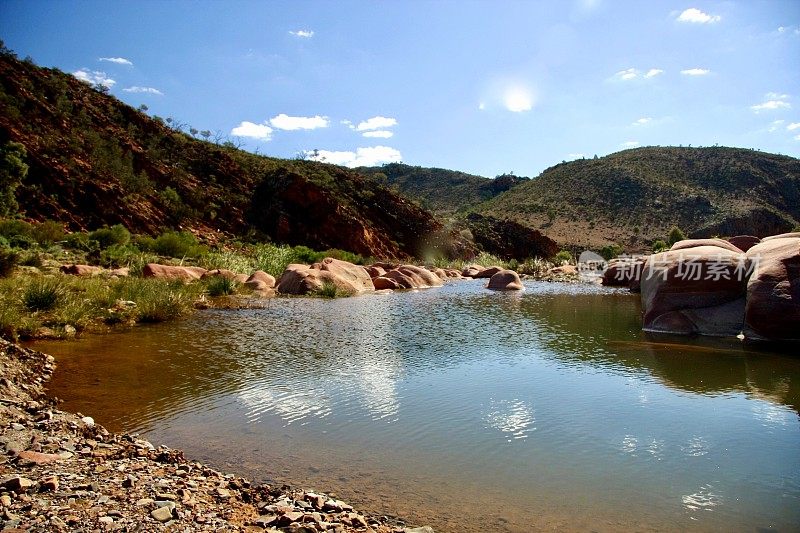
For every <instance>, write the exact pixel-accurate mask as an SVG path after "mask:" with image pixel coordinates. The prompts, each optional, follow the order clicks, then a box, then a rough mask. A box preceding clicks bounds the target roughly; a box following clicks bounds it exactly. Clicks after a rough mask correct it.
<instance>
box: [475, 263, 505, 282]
mask: <svg viewBox="0 0 800 533" xmlns="http://www.w3.org/2000/svg"><path fill="white" fill-rule="evenodd" d="M502 270H504V269H503V267H501V266H490V267H488V268H484V269H483V270H481V271H480V272H478V273H477V274H475V275H474V276H472V277H473V278H475V279H478V278H491V277H492V276H494V275H495V274H497V273H498V272H500V271H502Z"/></svg>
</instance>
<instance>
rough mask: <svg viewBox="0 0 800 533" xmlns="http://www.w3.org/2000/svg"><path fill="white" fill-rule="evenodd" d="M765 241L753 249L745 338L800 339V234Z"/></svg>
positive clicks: (751, 252)
mask: <svg viewBox="0 0 800 533" xmlns="http://www.w3.org/2000/svg"><path fill="white" fill-rule="evenodd" d="M791 235H792V234H789V236H786V237H784V236H775V237H774V238H766V239H764V240H763V241H762V242H761V243H760V244H757V245H755V246H753V247H752V248H750V250H748V252H747V257H748V258H749V259H750V261H751V262H752V265H753V273H752V274H751V275H750V280H749V282H748V284H747V306H746V308H745V319H744V335H745V337H747V338H751V339H770V340H800V233H797V234H794V235H796V236H791Z"/></svg>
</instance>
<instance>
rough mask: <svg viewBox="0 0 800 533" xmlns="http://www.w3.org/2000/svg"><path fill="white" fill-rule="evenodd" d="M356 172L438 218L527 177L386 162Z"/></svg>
mask: <svg viewBox="0 0 800 533" xmlns="http://www.w3.org/2000/svg"><path fill="white" fill-rule="evenodd" d="M356 170H357V171H358V172H360V173H362V174H364V175H365V176H370V177H372V178H373V179H375V180H376V181H378V182H379V183H382V184H385V185H388V186H389V187H391V188H394V189H396V190H397V191H399V192H400V193H402V194H403V195H405V196H408V197H409V198H413V199H415V200H417V201H418V202H419V203H420V204H421V205H422V206H423V207H425V208H426V209H430V210H431V211H433V212H434V213H437V214H440V215H453V214H455V213H456V212H458V211H461V212H464V211H466V210H468V209H470V208H472V207H475V206H477V205H478V204H480V203H482V202H485V201H486V200H489V199H491V198H494V197H495V196H497V195H498V194H500V193H502V192H504V191H507V190H509V189H511V188H512V187H515V186H517V185H519V184H520V183H524V182H526V181H528V178H525V177H521V176H514V175H513V174H503V175H501V176H497V177H496V178H494V179H490V178H484V177H483V176H476V175H474V174H467V173H465V172H459V171H457V170H447V169H443V168H428V167H419V166H411V165H405V164H402V163H390V164H388V165H384V166H382V167H360V168H357V169H356Z"/></svg>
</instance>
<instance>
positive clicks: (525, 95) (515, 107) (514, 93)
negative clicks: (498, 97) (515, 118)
mask: <svg viewBox="0 0 800 533" xmlns="http://www.w3.org/2000/svg"><path fill="white" fill-rule="evenodd" d="M503 104H504V105H505V106H506V109H508V110H509V111H511V112H512V113H522V112H523V111H530V110H531V108H532V107H533V96H532V95H531V93H530V91H528V89H526V88H524V87H510V88H508V89H506V92H505V95H504V96H503Z"/></svg>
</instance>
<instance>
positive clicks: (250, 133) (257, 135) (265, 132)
mask: <svg viewBox="0 0 800 533" xmlns="http://www.w3.org/2000/svg"><path fill="white" fill-rule="evenodd" d="M231 135H235V136H236V137H250V138H251V139H258V140H259V141H269V140H270V139H272V128H270V127H269V126H267V125H266V124H254V123H252V122H247V121H246V120H245V121H243V122H242V123H241V124H239V125H238V126H236V127H235V128H233V129H232V130H231Z"/></svg>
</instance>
